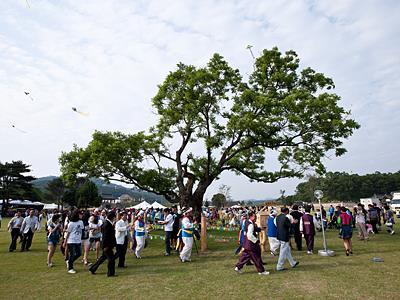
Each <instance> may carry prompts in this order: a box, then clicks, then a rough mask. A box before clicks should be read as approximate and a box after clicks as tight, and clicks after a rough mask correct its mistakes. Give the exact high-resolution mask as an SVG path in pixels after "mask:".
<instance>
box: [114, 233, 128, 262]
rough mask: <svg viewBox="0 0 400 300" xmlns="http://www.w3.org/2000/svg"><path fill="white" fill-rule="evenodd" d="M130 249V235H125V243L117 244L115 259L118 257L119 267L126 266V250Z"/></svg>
mask: <svg viewBox="0 0 400 300" xmlns="http://www.w3.org/2000/svg"><path fill="white" fill-rule="evenodd" d="M127 249H128V237H125V241H124V243H123V244H117V252H116V253H115V259H117V258H118V267H124V266H125V256H126V250H127Z"/></svg>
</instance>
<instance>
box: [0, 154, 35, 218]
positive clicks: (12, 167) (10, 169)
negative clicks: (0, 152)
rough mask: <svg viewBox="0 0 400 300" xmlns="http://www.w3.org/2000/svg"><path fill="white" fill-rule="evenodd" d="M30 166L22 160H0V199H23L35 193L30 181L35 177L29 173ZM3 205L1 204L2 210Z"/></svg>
mask: <svg viewBox="0 0 400 300" xmlns="http://www.w3.org/2000/svg"><path fill="white" fill-rule="evenodd" d="M30 172H31V170H30V166H29V165H27V164H25V163H23V162H22V161H12V162H6V163H4V164H3V163H1V162H0V199H4V200H6V201H7V202H8V200H9V199H23V198H29V199H32V197H33V196H34V195H35V193H34V191H33V189H32V184H31V181H32V180H34V179H35V178H34V177H33V176H30V175H26V173H30ZM4 209H5V205H3V206H2V212H3V211H4Z"/></svg>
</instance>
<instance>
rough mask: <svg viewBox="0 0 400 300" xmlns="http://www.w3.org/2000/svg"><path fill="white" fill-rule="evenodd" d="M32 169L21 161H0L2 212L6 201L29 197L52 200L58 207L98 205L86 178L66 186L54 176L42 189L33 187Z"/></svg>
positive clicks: (47, 201) (92, 185) (96, 193)
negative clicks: (3, 201)
mask: <svg viewBox="0 0 400 300" xmlns="http://www.w3.org/2000/svg"><path fill="white" fill-rule="evenodd" d="M31 171H32V170H31V169H30V166H29V165H27V164H25V163H23V162H22V161H12V162H6V163H1V162H0V199H4V200H5V203H4V204H5V205H3V206H2V212H4V209H6V206H7V205H8V204H9V200H10V199H12V200H31V201H34V202H36V201H37V202H43V203H53V202H55V203H56V204H58V205H59V206H60V207H62V206H64V205H65V204H67V205H70V206H76V207H80V208H87V207H96V206H100V205H101V201H102V199H101V197H100V195H99V192H98V189H97V187H96V185H95V184H94V183H93V182H92V181H90V180H89V179H88V178H79V180H78V181H77V182H76V184H75V185H73V186H68V187H67V186H66V185H65V184H64V182H63V181H62V179H60V178H55V179H53V180H52V181H50V182H49V183H48V185H47V187H45V188H38V187H35V186H33V184H32V181H33V180H35V177H33V176H31V175H28V174H29V173H30V172H31Z"/></svg>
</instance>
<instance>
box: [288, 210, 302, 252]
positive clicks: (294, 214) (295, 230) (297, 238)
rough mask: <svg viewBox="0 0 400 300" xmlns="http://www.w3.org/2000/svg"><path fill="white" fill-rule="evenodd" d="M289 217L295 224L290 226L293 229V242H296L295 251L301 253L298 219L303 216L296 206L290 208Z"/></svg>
mask: <svg viewBox="0 0 400 300" xmlns="http://www.w3.org/2000/svg"><path fill="white" fill-rule="evenodd" d="M290 215H291V216H292V217H293V219H295V220H296V221H297V222H296V223H294V224H292V228H293V234H294V240H295V242H296V246H297V250H299V251H301V250H302V238H301V232H300V219H301V217H302V216H303V214H302V213H301V212H299V206H298V205H296V204H295V205H293V206H292V212H291V213H290Z"/></svg>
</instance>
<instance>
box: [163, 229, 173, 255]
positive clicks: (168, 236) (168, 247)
mask: <svg viewBox="0 0 400 300" xmlns="http://www.w3.org/2000/svg"><path fill="white" fill-rule="evenodd" d="M171 238H172V231H166V232H165V253H166V254H171Z"/></svg>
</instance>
